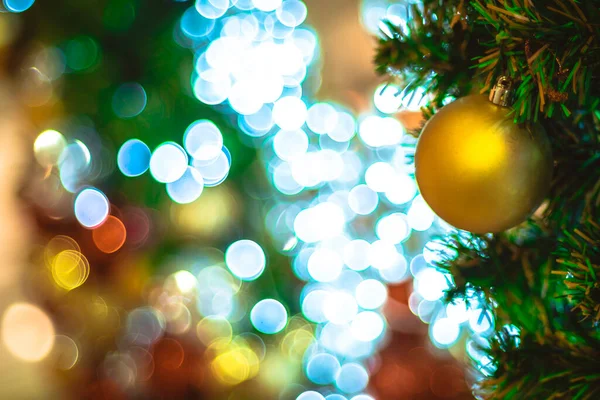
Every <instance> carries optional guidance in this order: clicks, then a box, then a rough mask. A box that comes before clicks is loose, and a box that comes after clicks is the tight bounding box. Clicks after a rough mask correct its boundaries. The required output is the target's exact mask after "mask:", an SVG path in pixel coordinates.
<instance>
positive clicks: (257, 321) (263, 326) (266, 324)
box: [250, 299, 287, 335]
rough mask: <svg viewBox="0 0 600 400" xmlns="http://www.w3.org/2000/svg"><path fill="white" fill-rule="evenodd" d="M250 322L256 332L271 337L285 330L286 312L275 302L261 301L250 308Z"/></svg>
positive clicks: (271, 300)
mask: <svg viewBox="0 0 600 400" xmlns="http://www.w3.org/2000/svg"><path fill="white" fill-rule="evenodd" d="M250 321H251V322H252V325H253V326H254V328H255V329H256V330H257V331H259V332H262V333H266V334H268V335H272V334H275V333H278V332H281V331H282V330H283V328H285V325H286V324H287V311H286V309H285V307H284V306H283V304H281V303H280V302H278V301H277V300H274V299H265V300H261V301H259V302H258V303H256V304H255V305H254V307H252V311H251V312H250Z"/></svg>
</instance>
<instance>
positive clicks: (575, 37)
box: [375, 0, 600, 122]
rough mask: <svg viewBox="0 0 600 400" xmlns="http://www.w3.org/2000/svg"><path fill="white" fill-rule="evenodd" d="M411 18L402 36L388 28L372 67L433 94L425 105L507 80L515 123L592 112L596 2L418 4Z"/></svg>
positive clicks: (599, 50)
mask: <svg viewBox="0 0 600 400" xmlns="http://www.w3.org/2000/svg"><path fill="white" fill-rule="evenodd" d="M412 13H413V19H412V20H410V21H409V22H408V23H407V26H408V30H407V32H404V31H403V30H402V28H400V27H395V26H393V24H391V23H388V28H389V30H390V32H391V34H392V35H391V38H388V39H382V40H381V41H380V44H379V49H378V54H377V56H376V59H375V62H376V64H377V71H378V72H379V73H381V74H384V73H388V74H391V75H395V76H399V77H400V79H401V80H402V81H404V82H405V83H408V87H407V88H406V91H407V92H410V91H411V90H412V88H413V87H416V86H421V87H423V88H425V89H426V90H427V91H428V92H429V93H432V94H433V95H434V101H433V102H432V104H431V107H432V108H437V107H441V105H442V104H443V101H444V100H445V99H446V98H447V97H448V96H455V97H460V96H464V95H466V94H468V93H470V92H471V91H472V90H473V89H475V90H479V89H481V91H487V90H489V89H490V88H491V86H492V85H493V84H494V83H495V82H496V80H497V78H498V77H499V76H500V75H509V76H511V77H512V78H514V79H516V80H518V81H519V84H518V86H517V89H516V96H515V104H514V107H513V108H514V109H515V118H516V120H517V121H518V122H524V121H537V120H540V119H542V118H541V117H542V116H543V117H545V118H553V117H557V118H561V119H567V120H568V119H571V118H572V117H573V114H574V113H580V112H585V113H596V114H597V113H598V111H597V108H598V104H599V103H600V72H599V69H600V23H598V21H600V0H586V1H585V2H576V1H575V0H538V1H535V4H534V2H533V1H532V0H511V1H509V0H472V1H470V2H467V1H459V0H451V1H444V2H441V1H437V0H425V1H424V7H423V11H422V12H421V11H419V10H418V8H417V7H416V6H413V8H412Z"/></svg>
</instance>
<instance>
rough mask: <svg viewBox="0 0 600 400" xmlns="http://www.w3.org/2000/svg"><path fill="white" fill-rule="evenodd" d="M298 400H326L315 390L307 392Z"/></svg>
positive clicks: (297, 398)
mask: <svg viewBox="0 0 600 400" xmlns="http://www.w3.org/2000/svg"><path fill="white" fill-rule="evenodd" d="M296 400H325V397H323V395H322V394H321V393H319V392H315V391H313V390H309V391H307V392H304V393H301V394H300V395H299V396H298V397H296Z"/></svg>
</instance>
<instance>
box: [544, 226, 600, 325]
mask: <svg viewBox="0 0 600 400" xmlns="http://www.w3.org/2000/svg"><path fill="white" fill-rule="evenodd" d="M561 244H562V246H561V248H560V250H559V251H558V257H559V258H558V260H557V261H558V264H559V266H560V267H562V268H560V269H558V270H556V271H555V272H554V273H555V274H557V275H559V276H563V277H564V279H565V284H566V286H567V291H566V294H567V297H568V299H569V300H570V301H571V303H572V304H573V305H574V307H573V309H574V310H577V311H578V312H580V313H581V316H582V317H583V319H584V320H591V322H592V324H593V325H594V326H598V325H599V323H600V225H598V223H596V222H594V221H593V220H591V219H589V220H587V221H586V222H585V224H583V225H581V226H580V227H579V228H578V229H575V230H574V232H573V233H569V232H565V238H564V239H563V240H562V242H561Z"/></svg>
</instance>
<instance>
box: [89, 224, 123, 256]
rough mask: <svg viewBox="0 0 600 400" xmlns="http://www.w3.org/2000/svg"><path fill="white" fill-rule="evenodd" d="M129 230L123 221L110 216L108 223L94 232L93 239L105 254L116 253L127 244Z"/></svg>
mask: <svg viewBox="0 0 600 400" xmlns="http://www.w3.org/2000/svg"><path fill="white" fill-rule="evenodd" d="M126 237H127V230H126V229H125V225H123V222H121V220H120V219H119V218H117V217H115V216H113V215H109V216H108V218H107V219H106V221H104V223H103V224H102V225H100V226H99V227H97V228H96V229H94V230H93V231H92V239H93V240H94V244H96V247H98V249H99V250H100V251H101V252H103V253H109V254H110V253H114V252H115V251H117V250H119V249H120V248H121V247H122V246H123V244H124V243H125V239H126Z"/></svg>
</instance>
